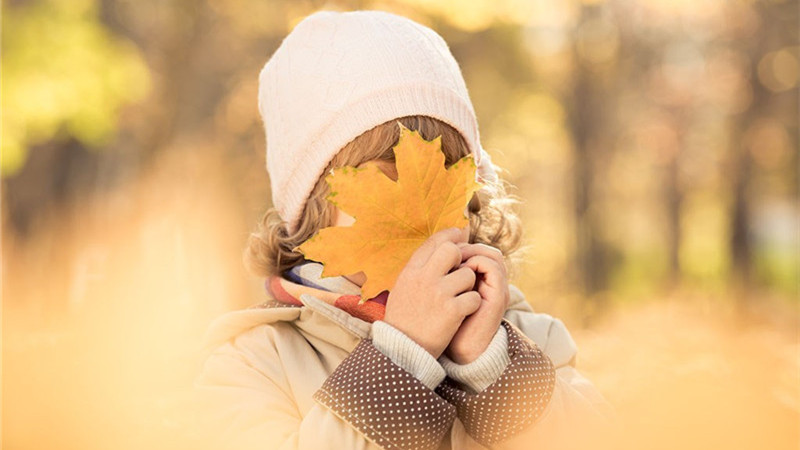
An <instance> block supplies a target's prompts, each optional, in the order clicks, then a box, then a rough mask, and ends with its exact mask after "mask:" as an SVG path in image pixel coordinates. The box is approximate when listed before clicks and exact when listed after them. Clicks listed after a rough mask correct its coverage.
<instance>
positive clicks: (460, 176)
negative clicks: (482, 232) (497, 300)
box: [297, 122, 481, 302]
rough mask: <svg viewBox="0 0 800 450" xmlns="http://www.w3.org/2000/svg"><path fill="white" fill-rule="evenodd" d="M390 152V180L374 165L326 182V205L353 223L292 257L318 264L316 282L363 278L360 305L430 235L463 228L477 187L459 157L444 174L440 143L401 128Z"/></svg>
mask: <svg viewBox="0 0 800 450" xmlns="http://www.w3.org/2000/svg"><path fill="white" fill-rule="evenodd" d="M398 125H400V139H399V140H398V142H397V145H395V146H394V154H395V161H396V166H397V181H396V182H395V181H393V180H392V179H391V178H389V177H387V176H386V175H385V174H384V173H383V172H382V171H381V170H380V169H379V168H378V166H377V165H376V164H373V163H367V164H365V165H364V166H363V167H361V168H354V167H342V168H339V169H336V170H334V171H333V173H332V174H330V175H328V176H326V177H325V181H326V182H327V183H328V185H329V186H330V194H329V195H328V197H327V199H328V201H330V202H331V203H333V204H334V206H336V207H337V208H339V209H341V210H342V211H344V212H346V213H347V214H349V215H351V216H352V217H354V218H355V223H354V224H353V225H351V226H348V227H338V226H334V227H327V228H323V229H322V230H320V231H319V232H318V233H317V234H315V235H314V236H312V237H311V238H310V239H308V240H307V241H305V242H304V243H302V244H301V245H300V246H299V247H297V250H299V251H300V252H302V253H303V255H305V257H306V259H309V260H313V261H318V262H320V263H322V265H323V270H322V276H323V277H331V276H338V275H349V274H353V273H357V272H362V271H363V272H364V274H365V275H366V278H367V280H366V282H365V283H364V285H363V286H362V287H361V300H362V302H363V301H366V300H368V299H370V298H373V297H375V296H376V295H378V294H380V293H381V292H382V291H384V290H390V289H391V288H392V286H394V283H395V281H396V280H397V276H398V275H399V274H400V272H401V271H402V269H403V267H405V265H406V263H407V262H408V260H409V259H410V258H411V255H412V254H414V252H415V251H416V250H417V248H419V246H420V245H422V243H423V242H425V240H426V239H428V237H430V236H431V235H432V234H434V233H436V232H438V231H441V230H444V229H446V228H451V227H457V228H463V227H465V226H467V224H468V223H469V219H468V218H467V216H466V214H465V208H466V206H467V204H468V203H469V201H470V199H471V198H472V195H473V194H474V193H475V191H477V190H478V189H480V187H481V184H480V183H478V182H477V181H476V180H475V170H476V166H475V161H474V160H473V159H472V156H465V157H464V158H462V159H460V160H459V161H456V162H455V163H454V164H453V165H451V166H450V167H449V168H448V169H445V165H444V162H445V158H444V153H442V150H441V148H442V139H441V136H439V137H437V138H436V139H434V140H432V141H426V140H425V139H424V138H423V137H422V136H420V134H419V133H418V132H416V131H411V130H409V129H408V128H406V127H404V126H403V125H402V124H401V123H400V122H398Z"/></svg>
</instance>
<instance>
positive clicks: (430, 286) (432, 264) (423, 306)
mask: <svg viewBox="0 0 800 450" xmlns="http://www.w3.org/2000/svg"><path fill="white" fill-rule="evenodd" d="M466 241H467V236H466V234H465V230H460V229H458V228H448V229H446V230H442V231H440V232H438V233H435V234H433V235H432V236H431V237H430V238H428V240H426V241H425V242H424V243H423V244H422V245H421V246H420V247H419V248H418V249H417V251H416V252H414V254H413V255H411V258H410V259H409V260H408V263H406V266H405V267H404V268H403V271H402V272H400V275H399V276H398V277H397V282H396V283H395V285H394V287H393V288H392V289H391V291H390V292H389V298H388V299H387V301H386V314H385V316H384V319H383V320H384V322H386V323H388V324H389V325H392V326H393V327H395V328H397V329H398V330H400V331H402V332H403V333H405V334H406V335H407V336H408V337H410V338H411V339H413V340H414V341H415V342H416V343H418V344H419V345H420V346H422V348H424V349H425V350H427V351H428V352H429V353H430V354H431V355H433V357H434V358H438V357H439V356H440V355H441V354H442V352H443V351H444V349H445V347H447V345H448V343H449V342H450V340H451V339H452V338H453V335H454V334H455V333H456V330H458V327H459V326H460V325H461V322H462V321H463V320H464V317H466V316H468V315H470V314H472V313H474V312H475V311H476V310H477V309H478V307H479V306H480V304H481V297H480V294H479V293H478V292H475V291H473V290H472V287H473V286H474V285H475V272H474V271H473V269H472V268H471V267H466V266H464V267H460V268H459V265H460V264H461V261H462V256H461V253H462V252H461V250H460V249H459V247H458V245H457V244H458V243H466ZM452 269H456V270H453V272H452V273H448V272H450V270H452ZM490 338H491V337H490Z"/></svg>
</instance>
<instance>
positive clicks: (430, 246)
mask: <svg viewBox="0 0 800 450" xmlns="http://www.w3.org/2000/svg"><path fill="white" fill-rule="evenodd" d="M465 241H466V240H465V239H464V230H462V229H459V228H446V229H444V230H441V231H438V232H436V233H434V234H432V235H431V237H429V238H428V239H427V240H426V241H425V242H423V243H422V245H421V246H420V247H419V248H418V249H417V250H416V251H415V252H414V254H413V255H411V259H409V264H413V265H414V266H416V267H421V266H423V265H425V264H427V263H428V260H429V259H430V258H431V256H432V255H434V254H435V253H437V252H438V248H439V246H441V245H442V244H445V243H451V244H453V246H454V247H455V243H456V242H465ZM456 250H458V247H456ZM459 257H460V252H459ZM456 265H458V264H456ZM452 267H455V266H450V268H452ZM450 268H448V269H447V270H446V271H445V272H443V273H447V272H448V271H449V270H450Z"/></svg>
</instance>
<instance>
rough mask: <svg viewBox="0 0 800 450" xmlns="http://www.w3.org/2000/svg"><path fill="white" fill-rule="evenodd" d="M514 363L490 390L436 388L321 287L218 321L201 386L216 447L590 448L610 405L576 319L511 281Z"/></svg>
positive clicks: (509, 314)
mask: <svg viewBox="0 0 800 450" xmlns="http://www.w3.org/2000/svg"><path fill="white" fill-rule="evenodd" d="M510 293H511V301H510V304H509V308H508V310H507V311H506V314H505V320H504V323H503V325H504V326H505V327H506V329H507V331H508V338H509V340H508V345H509V354H510V355H511V363H510V364H509V366H508V367H507V368H506V371H505V372H504V374H503V375H502V376H501V378H500V379H498V380H497V382H495V383H494V384H493V385H491V386H490V387H489V388H487V389H486V390H485V391H483V392H480V393H474V394H471V393H467V392H464V391H462V390H459V386H458V383H456V382H453V381H452V380H450V379H449V378H448V379H446V380H445V381H444V382H443V383H442V384H441V385H440V386H439V387H437V389H436V390H435V391H434V390H431V389H430V388H428V387H426V386H425V385H423V384H422V383H420V382H419V380H417V379H416V378H414V376H413V375H411V374H409V373H408V372H406V371H404V370H403V369H401V368H399V367H398V366H397V365H395V364H393V363H392V362H391V360H389V359H388V358H386V357H385V356H383V355H382V354H381V353H380V352H378V351H377V350H375V348H374V347H372V346H371V345H370V342H371V340H370V336H371V335H370V329H371V327H372V324H370V323H369V322H365V321H363V320H361V319H358V318H356V317H353V316H351V315H350V314H348V313H347V312H345V311H343V310H341V309H338V308H336V307H334V306H332V305H330V304H328V303H325V302H324V301H322V300H320V299H319V298H317V297H315V296H313V295H308V294H306V295H302V296H301V298H300V300H301V302H302V303H303V306H302V307H298V306H293V305H286V304H283V303H279V302H277V301H268V302H265V303H264V304H262V305H259V306H257V307H253V308H250V309H246V310H240V311H234V312H230V313H227V314H225V315H223V316H221V317H220V318H218V319H217V320H216V321H215V322H214V323H213V324H212V326H211V327H210V328H209V331H208V335H207V345H208V347H209V349H210V352H211V353H210V356H209V357H208V359H207V360H206V361H205V364H204V366H203V369H202V371H201V373H200V375H199V377H198V378H197V381H196V387H197V389H198V392H199V394H200V396H201V399H202V405H203V406H202V408H203V409H204V413H205V415H207V418H208V420H207V422H206V427H205V431H206V432H207V433H208V435H209V436H211V437H213V438H214V440H215V442H216V444H215V447H216V448H231V449H273V448H274V449H326V448H330V449H376V448H429V449H436V448H453V449H482V448H486V447H491V448H502V449H527V448H535V449H546V448H584V447H585V446H586V445H587V444H589V443H596V441H594V439H596V436H598V433H600V434H603V433H605V431H606V428H607V425H608V423H609V422H608V415H609V414H610V410H609V408H608V406H607V404H606V403H605V401H604V400H603V398H602V396H601V395H600V394H599V393H598V392H597V391H596V390H595V388H594V387H593V386H592V385H591V383H590V382H589V381H588V380H586V379H585V378H584V377H582V376H581V375H580V374H579V373H578V371H577V370H576V369H575V367H574V364H575V359H576V358H575V355H576V351H577V350H576V346H575V343H574V341H573V340H572V338H571V337H570V335H569V333H568V332H567V329H566V328H565V327H564V324H563V323H562V322H561V321H560V320H558V319H555V318H553V317H551V316H549V315H547V314H541V313H535V312H533V310H532V309H531V307H530V306H529V305H528V303H527V302H526V301H525V299H524V297H523V294H522V293H521V292H520V291H519V290H518V289H517V288H516V287H514V286H513V285H512V286H510Z"/></svg>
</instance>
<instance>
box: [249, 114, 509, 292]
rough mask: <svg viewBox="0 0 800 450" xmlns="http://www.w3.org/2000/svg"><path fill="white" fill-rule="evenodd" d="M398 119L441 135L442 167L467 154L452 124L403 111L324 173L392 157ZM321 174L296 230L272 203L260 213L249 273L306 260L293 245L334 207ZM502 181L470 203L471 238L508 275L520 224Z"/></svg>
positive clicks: (278, 270)
mask: <svg viewBox="0 0 800 450" xmlns="http://www.w3.org/2000/svg"><path fill="white" fill-rule="evenodd" d="M398 121H399V122H400V123H402V124H403V125H404V126H405V127H406V128H408V129H410V130H416V131H418V132H419V133H420V134H421V135H422V137H423V138H425V139H426V140H432V139H434V138H436V137H437V136H441V137H442V151H443V153H444V155H445V166H446V167H449V166H450V165H451V164H453V163H455V162H456V161H458V160H459V159H461V158H462V157H464V156H466V155H469V154H470V151H469V148H468V147H467V143H466V141H465V140H464V138H463V136H462V135H461V134H460V133H459V132H458V131H456V129H455V128H453V127H451V126H450V125H448V124H446V123H444V122H442V121H440V120H437V119H434V118H432V117H428V116H406V117H401V118H399V119H393V120H390V121H388V122H385V123H382V124H380V125H378V126H376V127H374V128H372V129H370V130H368V131H366V132H364V133H363V134H361V135H359V136H358V137H356V138H355V139H353V140H352V141H350V143H348V144H347V145H345V146H344V147H343V148H342V149H341V150H340V151H339V153H337V154H336V156H335V157H334V158H333V159H332V160H331V162H330V163H329V164H328V167H327V168H326V169H325V172H324V175H326V174H327V173H329V172H330V170H331V169H336V168H339V167H343V166H351V167H357V166H359V165H360V164H362V163H364V162H367V161H373V160H382V161H389V162H394V152H393V151H392V147H394V146H395V145H396V144H397V141H398V139H399V137H400V127H399V126H398V125H397V122H398ZM324 175H323V176H321V177H320V178H319V179H318V180H317V184H316V185H315V186H314V189H313V190H312V191H311V194H310V195H309V197H308V199H307V201H306V204H305V207H304V209H303V214H302V215H301V217H300V221H299V223H298V226H297V230H296V231H295V232H294V233H291V234H290V233H289V232H288V229H287V224H286V222H284V221H283V219H281V217H280V215H279V214H278V211H277V210H276V209H275V208H270V209H269V210H267V212H266V213H265V214H264V216H263V218H262V219H261V223H260V224H259V225H258V229H257V230H256V231H255V232H253V233H251V234H250V237H249V239H248V242H247V248H246V249H245V252H244V259H245V265H246V266H247V267H248V269H249V270H250V271H251V272H252V273H253V274H255V275H258V276H261V277H268V276H272V275H280V274H282V273H283V272H284V271H286V270H288V269H290V268H292V267H294V266H295V265H297V264H300V263H302V262H304V261H305V259H304V258H303V254H302V253H299V252H295V251H293V250H292V249H294V248H295V247H297V246H298V245H300V244H302V243H303V242H305V241H306V240H307V239H308V238H310V237H311V236H313V235H314V234H316V233H317V231H319V230H320V229H322V228H325V227H329V226H332V225H333V223H334V221H335V218H336V216H335V212H336V209H335V207H334V206H333V205H331V204H330V203H329V202H328V201H327V200H326V199H325V198H326V196H327V195H328V189H329V187H328V183H326V182H325V176H324ZM505 184H507V183H505V182H503V181H499V182H495V183H492V182H488V181H485V182H484V186H483V187H482V188H481V189H480V190H479V191H478V192H477V193H476V194H475V195H474V196H473V198H472V200H471V201H470V202H469V207H468V211H469V222H470V237H469V242H470V243H483V244H488V245H491V246H493V247H496V248H498V249H499V250H500V251H501V252H502V253H503V255H504V256H505V257H506V263H507V264H506V265H507V266H508V269H509V277H510V276H511V274H512V273H513V271H514V268H515V264H513V263H514V262H515V259H513V257H512V255H513V254H514V253H515V252H516V251H517V250H518V249H519V247H520V243H521V239H522V227H521V223H520V220H519V217H518V215H517V214H516V212H515V211H514V210H513V205H514V204H516V203H518V201H517V199H516V198H515V197H513V196H511V195H509V194H507V192H506V188H505Z"/></svg>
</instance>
